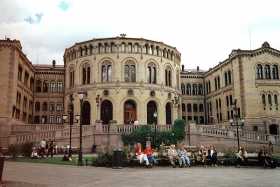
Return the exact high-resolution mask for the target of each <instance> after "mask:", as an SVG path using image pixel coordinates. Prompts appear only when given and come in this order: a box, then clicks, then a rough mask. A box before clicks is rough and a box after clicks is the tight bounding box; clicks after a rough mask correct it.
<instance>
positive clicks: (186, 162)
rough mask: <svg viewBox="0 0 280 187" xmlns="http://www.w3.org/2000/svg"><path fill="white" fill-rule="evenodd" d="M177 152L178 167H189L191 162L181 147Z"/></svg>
mask: <svg viewBox="0 0 280 187" xmlns="http://www.w3.org/2000/svg"><path fill="white" fill-rule="evenodd" d="M177 152H178V157H179V165H180V167H186V166H188V167H190V166H191V161H190V158H189V157H188V155H187V151H186V150H185V148H184V146H183V145H181V146H180V148H179V149H178V151H177Z"/></svg>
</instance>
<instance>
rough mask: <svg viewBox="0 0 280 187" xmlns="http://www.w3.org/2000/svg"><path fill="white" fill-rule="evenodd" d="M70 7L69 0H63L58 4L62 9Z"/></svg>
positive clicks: (65, 9)
mask: <svg viewBox="0 0 280 187" xmlns="http://www.w3.org/2000/svg"><path fill="white" fill-rule="evenodd" d="M69 7H70V4H69V3H68V2H67V1H61V2H60V3H59V4H58V8H59V9H60V10H62V11H67V10H68V9H69Z"/></svg>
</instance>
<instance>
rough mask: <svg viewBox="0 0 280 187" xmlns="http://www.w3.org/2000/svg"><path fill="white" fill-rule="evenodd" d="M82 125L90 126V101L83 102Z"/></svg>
mask: <svg viewBox="0 0 280 187" xmlns="http://www.w3.org/2000/svg"><path fill="white" fill-rule="evenodd" d="M82 124H83V125H90V103H89V102H88V101H84V102H83V109H82Z"/></svg>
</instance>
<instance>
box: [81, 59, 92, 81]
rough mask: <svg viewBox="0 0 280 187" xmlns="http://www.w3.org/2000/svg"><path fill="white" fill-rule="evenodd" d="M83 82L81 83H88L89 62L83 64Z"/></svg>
mask: <svg viewBox="0 0 280 187" xmlns="http://www.w3.org/2000/svg"><path fill="white" fill-rule="evenodd" d="M82 75H83V82H82V84H90V66H89V64H84V65H83V72H82Z"/></svg>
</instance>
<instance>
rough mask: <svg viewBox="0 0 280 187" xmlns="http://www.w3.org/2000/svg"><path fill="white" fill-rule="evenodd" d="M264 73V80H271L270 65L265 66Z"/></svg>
mask: <svg viewBox="0 0 280 187" xmlns="http://www.w3.org/2000/svg"><path fill="white" fill-rule="evenodd" d="M264 73H265V79H271V74H270V65H265V67H264Z"/></svg>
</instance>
